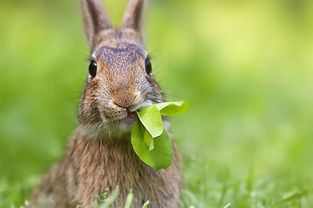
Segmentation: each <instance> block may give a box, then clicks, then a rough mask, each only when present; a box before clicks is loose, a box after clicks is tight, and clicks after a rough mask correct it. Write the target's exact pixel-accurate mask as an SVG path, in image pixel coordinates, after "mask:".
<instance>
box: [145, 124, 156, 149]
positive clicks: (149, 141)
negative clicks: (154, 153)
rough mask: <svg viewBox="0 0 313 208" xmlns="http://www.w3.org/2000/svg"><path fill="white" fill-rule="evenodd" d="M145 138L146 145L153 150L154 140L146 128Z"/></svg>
mask: <svg viewBox="0 0 313 208" xmlns="http://www.w3.org/2000/svg"><path fill="white" fill-rule="evenodd" d="M143 140H144V142H145V144H146V145H148V147H149V151H151V150H153V148H154V140H153V138H152V136H151V134H150V133H149V132H148V131H147V130H146V129H145V130H144V133H143Z"/></svg>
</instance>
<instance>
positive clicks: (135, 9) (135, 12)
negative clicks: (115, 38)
mask: <svg viewBox="0 0 313 208" xmlns="http://www.w3.org/2000/svg"><path fill="white" fill-rule="evenodd" d="M143 7H144V0H129V2H128V5H127V8H126V11H125V13H124V17H123V23H122V27H123V28H131V29H134V30H136V31H138V32H140V30H141V16H142V15H141V14H142V10H143Z"/></svg>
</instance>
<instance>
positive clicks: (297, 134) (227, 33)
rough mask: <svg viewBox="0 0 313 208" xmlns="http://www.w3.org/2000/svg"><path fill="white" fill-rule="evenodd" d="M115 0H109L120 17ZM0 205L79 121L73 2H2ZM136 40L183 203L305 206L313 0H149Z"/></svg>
mask: <svg viewBox="0 0 313 208" xmlns="http://www.w3.org/2000/svg"><path fill="white" fill-rule="evenodd" d="M125 4H126V1H125V0H114V1H113V0H107V1H106V6H107V8H108V10H109V13H110V16H111V17H112V20H113V22H114V24H119V22H120V19H121V16H122V12H123V9H124V7H125ZM0 10H1V12H0V207H10V206H13V205H16V206H19V205H21V204H22V203H23V202H24V200H25V199H27V196H28V195H29V193H30V191H31V189H32V187H33V186H34V185H35V184H36V183H37V182H38V180H39V178H40V176H41V175H42V174H43V173H44V172H45V171H47V169H48V168H49V167H50V166H51V164H52V163H53V162H55V161H57V160H58V159H59V158H60V156H61V155H62V153H63V151H64V148H65V146H66V143H67V141H68V138H69V136H70V134H71V132H72V131H73V129H74V128H75V126H76V125H77V121H76V110H77V105H78V102H79V97H80V94H81V91H82V89H83V85H84V80H85V77H86V75H87V67H88V62H87V61H86V60H87V58H88V47H87V44H86V42H85V37H84V33H83V29H82V24H81V17H80V10H79V3H78V1H77V0H67V1H64V0H63V1H61V0H54V1H48V0H43V1H40V0H24V1H22V0H15V1H9V0H1V1H0ZM145 29H146V43H147V48H148V49H149V51H150V52H151V56H152V58H153V60H152V63H153V66H154V74H155V76H156V78H157V80H159V82H160V83H161V86H162V87H163V89H164V91H165V92H166V94H167V97H168V99H169V100H182V99H184V100H188V101H189V102H190V109H189V111H188V112H187V113H186V114H184V115H182V116H180V117H177V118H173V119H172V129H173V130H172V131H173V133H174V134H175V137H176V140H177V143H178V145H179V149H180V152H181V154H182V157H183V161H184V166H183V174H184V184H183V185H184V189H183V197H182V204H183V207H190V206H192V205H194V206H195V207H308V208H309V207H313V196H312V191H313V178H312V177H313V152H312V151H313V58H312V55H313V1H311V0H275V1H273V0H262V1H260V0H259V1H257V0H193V1H185V0H184V1H183V0H153V1H150V4H149V6H148V9H147V12H146V16H145Z"/></svg>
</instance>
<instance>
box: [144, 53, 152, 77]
mask: <svg viewBox="0 0 313 208" xmlns="http://www.w3.org/2000/svg"><path fill="white" fill-rule="evenodd" d="M145 68H146V72H147V74H149V75H150V74H151V71H152V64H151V61H150V58H149V57H148V58H146V60H145Z"/></svg>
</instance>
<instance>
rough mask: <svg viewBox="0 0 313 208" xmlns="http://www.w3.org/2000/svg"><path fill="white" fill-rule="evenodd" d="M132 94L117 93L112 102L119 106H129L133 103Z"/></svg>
mask: <svg viewBox="0 0 313 208" xmlns="http://www.w3.org/2000/svg"><path fill="white" fill-rule="evenodd" d="M134 100H135V98H134V96H132V95H131V94H130V93H127V92H126V93H117V94H115V96H114V97H113V103H114V104H115V105H117V106H119V107H121V108H129V107H131V106H132V105H133V103H134Z"/></svg>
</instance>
